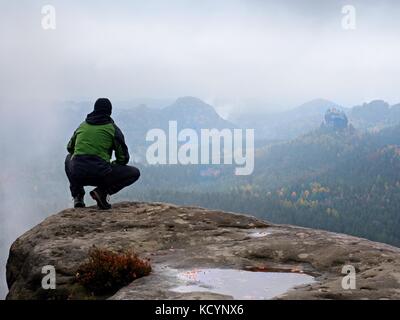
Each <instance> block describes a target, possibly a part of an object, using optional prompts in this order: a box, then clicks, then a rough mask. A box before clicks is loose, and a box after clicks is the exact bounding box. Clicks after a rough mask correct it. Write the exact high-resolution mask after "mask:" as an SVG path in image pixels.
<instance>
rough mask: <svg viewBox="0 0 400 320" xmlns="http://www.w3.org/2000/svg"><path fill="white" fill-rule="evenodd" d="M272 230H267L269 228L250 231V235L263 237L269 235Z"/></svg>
mask: <svg viewBox="0 0 400 320" xmlns="http://www.w3.org/2000/svg"><path fill="white" fill-rule="evenodd" d="M271 233H272V232H269V231H267V229H261V230H260V229H259V230H257V231H251V232H250V237H252V238H262V237H266V236H269V235H270V234H271Z"/></svg>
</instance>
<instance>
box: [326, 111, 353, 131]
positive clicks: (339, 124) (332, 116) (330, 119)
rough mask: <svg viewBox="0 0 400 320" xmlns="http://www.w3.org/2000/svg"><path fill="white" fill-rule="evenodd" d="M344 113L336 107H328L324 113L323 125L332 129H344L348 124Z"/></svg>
mask: <svg viewBox="0 0 400 320" xmlns="http://www.w3.org/2000/svg"><path fill="white" fill-rule="evenodd" d="M348 123H349V121H348V119H347V116H346V114H345V113H344V112H343V111H341V110H339V109H336V108H331V109H328V110H327V111H326V113H325V122H324V126H325V127H327V128H332V129H346V128H347V126H348Z"/></svg>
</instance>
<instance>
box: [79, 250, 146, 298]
mask: <svg viewBox="0 0 400 320" xmlns="http://www.w3.org/2000/svg"><path fill="white" fill-rule="evenodd" d="M150 272H151V265H150V262H149V260H142V259H140V258H139V257H138V256H137V254H136V253H134V252H133V251H127V252H123V253H115V252H113V251H110V250H107V249H101V248H96V247H94V248H92V249H90V250H89V261H88V262H85V263H83V264H81V265H80V266H79V267H78V270H77V273H76V280H77V281H78V283H80V284H81V285H83V286H84V287H85V288H86V289H88V290H89V291H90V292H92V293H93V294H95V295H105V294H111V293H114V292H116V291H117V290H119V289H120V288H122V287H124V286H126V285H128V284H129V283H131V282H132V281H134V280H135V279H138V278H141V277H144V276H147V275H148V274H149V273H150Z"/></svg>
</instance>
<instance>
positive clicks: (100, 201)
mask: <svg viewBox="0 0 400 320" xmlns="http://www.w3.org/2000/svg"><path fill="white" fill-rule="evenodd" d="M90 196H91V197H92V199H93V200H95V201H96V202H97V207H98V208H99V209H101V210H108V209H111V204H109V203H108V200H109V196H108V194H107V193H105V192H102V191H101V190H99V189H97V188H96V189H94V190H92V191H90Z"/></svg>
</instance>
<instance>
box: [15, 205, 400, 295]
mask: <svg viewBox="0 0 400 320" xmlns="http://www.w3.org/2000/svg"><path fill="white" fill-rule="evenodd" d="M257 230H258V231H263V232H264V231H268V232H267V233H266V234H265V236H253V235H254V232H257ZM93 245H95V246H98V247H104V248H108V249H112V250H117V251H118V250H123V249H127V248H132V249H134V250H135V251H136V252H137V253H138V254H139V255H140V256H141V257H149V258H150V259H151V263H152V265H153V268H154V271H153V272H152V274H151V275H149V276H147V277H144V278H141V279H138V280H136V281H134V282H132V283H131V284H130V285H128V286H127V287H124V288H121V289H120V290H119V291H118V292H117V293H116V294H115V295H113V296H111V297H95V298H111V299H214V298H215V299H231V298H232V297H231V296H228V295H220V294H216V293H212V292H189V293H179V292H173V291H171V290H170V289H171V287H172V286H173V285H174V281H175V280H174V278H173V277H172V276H171V274H170V273H168V272H167V271H163V270H164V269H165V268H173V269H194V268H216V267H218V268H230V269H246V268H250V269H251V268H256V269H257V268H262V269H266V270H268V269H271V268H275V269H271V270H291V269H295V270H302V271H303V272H305V273H307V274H310V275H313V276H315V280H316V282H315V283H312V284H308V285H304V286H300V287H297V288H295V289H292V290H290V291H288V292H286V293H285V294H283V295H280V296H278V297H276V298H277V299H399V298H400V249H399V248H395V247H391V246H389V245H385V244H381V243H376V242H371V241H368V240H365V239H359V238H355V237H351V236H347V235H342V234H336V233H330V232H325V231H320V230H314V229H306V228H300V227H294V226H287V225H273V224H270V223H268V222H264V221H261V220H259V219H256V218H254V217H251V216H246V215H242V214H234V213H227V212H222V211H212V210H207V209H202V208H197V207H181V206H175V205H172V204H165V203H140V202H139V203H128V202H124V203H119V204H116V205H114V207H113V209H112V210H110V211H106V212H104V211H98V210H97V209H95V208H94V207H89V208H84V209H67V210H64V211H62V212H60V213H58V214H56V215H53V216H50V217H49V218H47V219H45V220H44V221H43V222H42V223H40V224H39V225H37V226H36V227H34V228H33V229H31V230H30V231H28V232H26V233H25V234H24V235H22V236H21V237H20V238H18V239H17V240H16V241H15V242H14V244H13V245H12V246H11V249H10V255H9V259H8V262H7V283H8V286H9V293H8V296H7V299H47V298H54V297H56V298H61V299H86V298H93V297H90V296H88V295H87V292H86V291H85V290H84V289H83V288H82V287H80V286H79V285H78V284H76V283H75V282H74V279H75V273H76V269H77V266H78V265H79V264H81V263H82V261H84V259H85V258H86V257H87V252H88V250H89V248H90V247H92V246H93ZM346 264H351V265H353V266H354V267H355V268H356V271H357V278H356V280H357V282H356V286H357V288H356V289H355V290H344V289H343V288H342V286H341V281H342V277H343V276H344V275H343V274H342V273H341V271H342V267H343V266H344V265H346ZM44 265H54V266H55V268H56V271H57V289H56V290H52V291H54V292H52V293H51V295H49V293H48V291H49V290H46V291H45V290H43V289H41V285H40V284H41V279H42V277H43V275H42V274H41V269H42V267H43V266H44Z"/></svg>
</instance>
